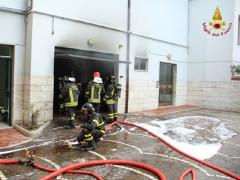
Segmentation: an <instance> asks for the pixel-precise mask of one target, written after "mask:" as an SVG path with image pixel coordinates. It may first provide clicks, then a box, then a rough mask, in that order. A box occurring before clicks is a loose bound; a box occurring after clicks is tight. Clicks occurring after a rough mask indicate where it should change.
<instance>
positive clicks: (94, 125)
mask: <svg viewBox="0 0 240 180" xmlns="http://www.w3.org/2000/svg"><path fill="white" fill-rule="evenodd" d="M81 127H82V128H85V129H87V130H89V131H91V130H93V129H97V130H99V131H101V132H102V133H103V134H104V133H105V123H104V121H103V119H102V117H101V116H100V115H99V114H98V113H96V112H94V113H93V114H91V115H88V117H87V123H85V124H83V125H81Z"/></svg>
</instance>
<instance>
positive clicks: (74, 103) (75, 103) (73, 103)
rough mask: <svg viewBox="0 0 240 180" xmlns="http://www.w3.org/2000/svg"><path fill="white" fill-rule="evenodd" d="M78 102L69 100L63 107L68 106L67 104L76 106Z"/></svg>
mask: <svg viewBox="0 0 240 180" xmlns="http://www.w3.org/2000/svg"><path fill="white" fill-rule="evenodd" d="M77 105H78V102H70V103H65V107H69V106H77Z"/></svg>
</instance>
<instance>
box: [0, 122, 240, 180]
mask: <svg viewBox="0 0 240 180" xmlns="http://www.w3.org/2000/svg"><path fill="white" fill-rule="evenodd" d="M116 124H124V125H130V126H135V127H137V128H139V129H142V130H144V131H146V132H148V133H149V134H151V135H152V136H154V137H156V138H157V139H159V140H160V141H162V142H163V143H165V144H166V145H167V146H169V147H170V148H172V149H173V150H175V151H177V152H179V153H180V154H182V155H184V156H186V157H188V158H190V159H192V160H194V161H197V162H199V163H201V164H203V165H205V166H208V167H210V168H212V169H215V170H217V171H219V172H221V173H223V174H226V175H228V176H230V177H232V178H234V179H236V180H240V177H239V176H237V175H236V174H233V173H231V172H229V171H227V170H224V169H222V168H220V167H217V166H215V165H213V164H210V163H208V162H205V161H203V160H200V159H198V158H195V157H193V156H191V155H189V154H187V153H185V152H183V151H181V150H179V149H177V148H176V147H174V146H173V145H171V144H170V143H168V142H167V141H165V140H164V139H162V138H161V137H159V136H157V135H156V134H154V133H152V132H150V131H148V130H147V129H145V128H144V127H141V126H138V125H136V124H134V123H129V122H124V121H116V122H114V123H112V124H110V125H109V126H107V127H106V130H108V129H110V128H111V127H112V126H113V125H116ZM17 163H21V161H20V160H14V159H13V160H0V164H17ZM105 164H121V165H132V166H136V167H140V168H143V169H146V170H148V171H150V172H152V173H154V174H156V175H157V176H158V177H159V179H163V180H165V179H166V178H165V176H164V175H163V174H162V173H161V172H160V171H159V170H157V169H156V168H153V167H151V166H149V165H146V164H143V163H139V162H133V161H126V160H98V161H91V162H82V163H77V164H73V165H70V166H67V167H64V168H61V169H59V170H56V169H50V168H45V167H43V166H40V165H38V164H35V163H34V164H32V166H33V167H36V168H39V169H42V170H46V171H49V172H52V173H50V174H49V175H47V176H45V177H43V178H41V179H40V180H47V179H51V178H53V177H56V176H58V175H59V174H62V173H64V172H67V173H78V174H88V175H92V176H94V177H95V178H96V179H98V180H102V178H101V177H100V176H99V175H98V174H95V173H93V172H90V171H80V170H79V171H78V170H72V169H74V168H79V167H87V166H95V165H105ZM189 173H191V174H192V179H193V180H195V179H196V175H195V172H194V170H193V169H192V168H190V169H189V170H187V171H185V172H184V173H183V174H182V175H181V177H180V178H179V180H183V178H184V177H185V176H186V175H187V174H189Z"/></svg>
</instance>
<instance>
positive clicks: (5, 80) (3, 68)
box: [0, 45, 13, 126]
mask: <svg viewBox="0 0 240 180" xmlns="http://www.w3.org/2000/svg"><path fill="white" fill-rule="evenodd" d="M12 54H13V48H12V47H11V46H5V45H0V84H1V86H0V122H3V123H6V124H8V125H9V126H11V96H12Z"/></svg>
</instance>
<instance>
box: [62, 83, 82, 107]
mask: <svg viewBox="0 0 240 180" xmlns="http://www.w3.org/2000/svg"><path fill="white" fill-rule="evenodd" d="M79 94H80V91H79V89H78V86H77V85H76V84H75V83H73V82H67V83H66V84H64V86H63V90H62V92H61V94H60V95H59V98H63V100H64V107H75V106H77V105H78V97H79Z"/></svg>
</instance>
